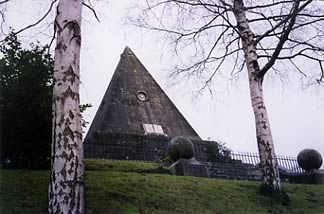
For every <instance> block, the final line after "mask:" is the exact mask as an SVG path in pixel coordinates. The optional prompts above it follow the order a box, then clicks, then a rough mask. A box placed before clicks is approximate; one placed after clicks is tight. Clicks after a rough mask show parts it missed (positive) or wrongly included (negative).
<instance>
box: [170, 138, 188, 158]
mask: <svg viewBox="0 0 324 214" xmlns="http://www.w3.org/2000/svg"><path fill="white" fill-rule="evenodd" d="M168 155H169V157H170V158H171V159H172V161H174V162H175V161H177V160H179V159H180V158H183V159H191V158H193V157H194V145H193V143H192V142H191V140H189V139H188V138H186V137H182V136H178V137H174V138H172V139H171V141H170V142H169V144H168Z"/></svg>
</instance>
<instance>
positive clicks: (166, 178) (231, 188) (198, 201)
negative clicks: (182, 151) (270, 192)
mask: <svg viewBox="0 0 324 214" xmlns="http://www.w3.org/2000/svg"><path fill="white" fill-rule="evenodd" d="M158 166H159V165H157V164H152V163H144V162H131V161H107V160H87V161H86V169H87V170H86V201H87V213H90V214H101V213H112V214H115V213H150V214H151V213H199V214H200V213H217V214H219V213H298V214H299V213H309V214H312V213H314V214H320V213H324V185H292V184H285V185H284V188H285V190H286V192H287V193H288V195H289V197H290V200H291V201H290V204H289V205H286V206H284V205H282V204H281V203H280V202H279V201H277V200H276V199H273V198H270V197H266V196H262V195H260V194H259V192H258V191H259V183H258V182H247V181H229V180H220V179H206V178H194V177H181V176H171V175H165V174H152V173H143V171H148V170H150V169H155V168H157V167H158ZM48 178H49V172H48V171H24V170H0V208H1V209H0V213H1V214H2V213H3V214H6V213H33V214H34V213H35V214H37V213H46V210H47V183H48Z"/></svg>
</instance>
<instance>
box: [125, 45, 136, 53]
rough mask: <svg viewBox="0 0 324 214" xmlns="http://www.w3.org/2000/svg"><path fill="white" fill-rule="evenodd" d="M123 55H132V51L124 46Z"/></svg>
mask: <svg viewBox="0 0 324 214" xmlns="http://www.w3.org/2000/svg"><path fill="white" fill-rule="evenodd" d="M123 54H128V55H133V54H134V53H133V51H132V50H131V49H130V47H128V46H126V47H125V49H124V51H123Z"/></svg>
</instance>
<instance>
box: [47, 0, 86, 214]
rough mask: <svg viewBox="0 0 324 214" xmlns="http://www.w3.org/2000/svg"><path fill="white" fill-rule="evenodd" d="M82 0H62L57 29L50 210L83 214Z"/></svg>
mask: <svg viewBox="0 0 324 214" xmlns="http://www.w3.org/2000/svg"><path fill="white" fill-rule="evenodd" d="M81 8H82V0H59V3H58V6H57V15H56V18H55V28H56V30H57V40H56V48H55V58H54V60H55V62H54V89H53V141H52V156H51V158H52V171H51V178H50V184H49V209H48V211H49V213H63V214H65V213H73V214H74V213H84V183H83V173H84V164H83V146H82V141H81V122H80V109H79V84H80V75H79V73H80V68H79V66H80V45H81V32H80V27H81Z"/></svg>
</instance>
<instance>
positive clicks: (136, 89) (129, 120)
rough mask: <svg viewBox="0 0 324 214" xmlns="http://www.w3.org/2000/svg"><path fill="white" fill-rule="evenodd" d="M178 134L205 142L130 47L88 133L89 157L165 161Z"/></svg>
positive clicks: (86, 142)
mask: <svg viewBox="0 0 324 214" xmlns="http://www.w3.org/2000/svg"><path fill="white" fill-rule="evenodd" d="M176 136H184V137H187V138H190V139H191V140H193V141H201V138H200V137H199V135H198V134H197V133H196V132H195V130H194V129H193V128H192V127H191V126H190V124H189V123H188V121H187V120H186V119H185V118H184V116H183V115H182V114H181V113H180V112H179V110H178V109H177V107H176V106H175V105H174V104H173V103H172V101H171V100H170V99H169V97H168V96H167V95H166V94H165V92H164V91H163V90H162V89H161V87H160V86H159V85H158V84H157V82H156V81H155V80H154V78H153V77H152V76H151V75H150V73H149V72H148V71H147V70H146V68H145V67H144V66H143V64H142V63H141V62H140V61H139V60H138V58H137V57H136V56H135V54H134V53H133V52H132V51H131V49H130V48H128V47H126V48H125V50H124V52H123V53H122V54H121V58H120V61H119V63H118V65H117V68H116V70H115V73H114V74H113V77H112V79H111V81H110V84H109V86H108V89H107V91H106V93H105V95H104V97H103V99H102V101H101V104H100V106H99V108H98V110H97V113H96V115H95V118H94V120H93V122H92V124H91V126H90V129H89V131H88V133H87V135H86V137H85V140H84V153H85V157H86V158H103V159H122V160H123V159H129V160H147V161H160V160H161V158H163V157H164V155H165V152H166V148H167V145H168V142H169V141H170V140H171V139H172V138H173V137H176ZM197 149H198V147H197ZM200 150H201V149H200ZM200 150H199V151H200ZM200 153H201V152H197V154H200Z"/></svg>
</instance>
